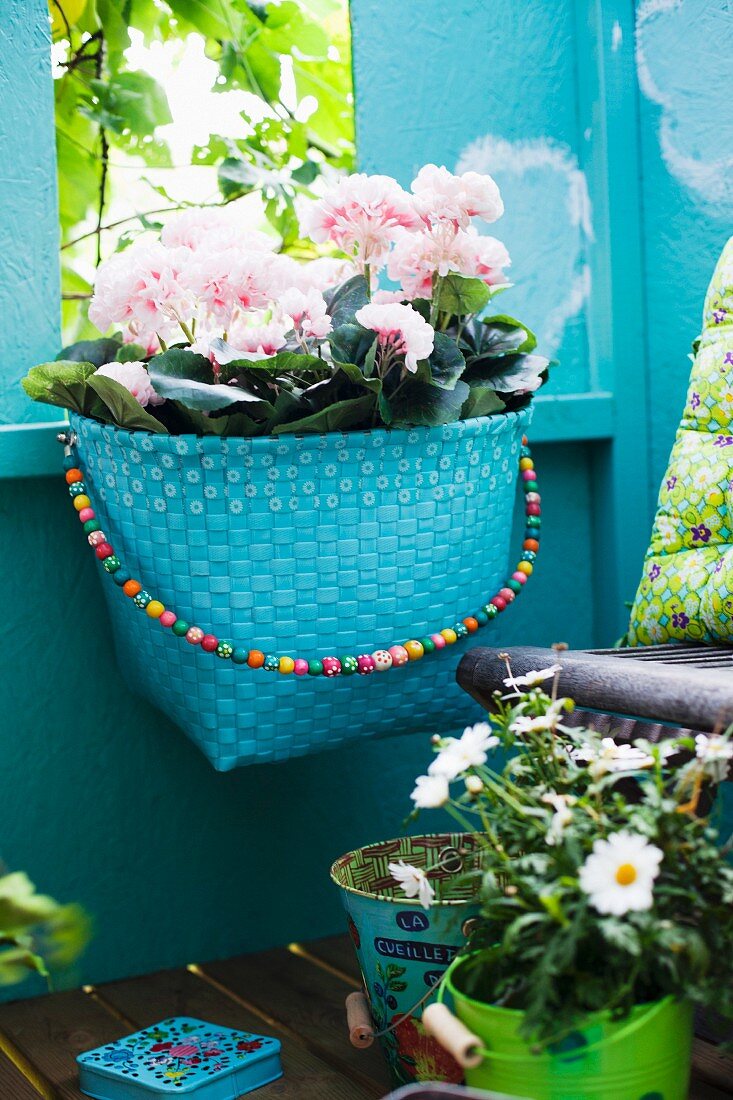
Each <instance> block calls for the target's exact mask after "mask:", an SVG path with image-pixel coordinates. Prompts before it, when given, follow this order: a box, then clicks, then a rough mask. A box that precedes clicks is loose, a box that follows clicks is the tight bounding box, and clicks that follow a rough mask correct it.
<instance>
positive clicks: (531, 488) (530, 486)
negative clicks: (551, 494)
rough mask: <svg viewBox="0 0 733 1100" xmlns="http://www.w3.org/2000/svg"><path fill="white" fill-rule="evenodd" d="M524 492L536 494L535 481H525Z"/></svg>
mask: <svg viewBox="0 0 733 1100" xmlns="http://www.w3.org/2000/svg"><path fill="white" fill-rule="evenodd" d="M524 491H525V493H536V492H537V482H536V481H525V483H524Z"/></svg>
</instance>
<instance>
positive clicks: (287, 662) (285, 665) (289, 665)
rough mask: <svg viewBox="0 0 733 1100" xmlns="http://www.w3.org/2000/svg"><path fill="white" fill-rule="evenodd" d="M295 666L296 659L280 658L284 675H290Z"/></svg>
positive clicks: (281, 670)
mask: <svg viewBox="0 0 733 1100" xmlns="http://www.w3.org/2000/svg"><path fill="white" fill-rule="evenodd" d="M294 668H295V661H294V660H293V658H292V657H281V658H280V672H282V674H283V676H288V675H289V674H290V673H291V672H292V671H293V670H294Z"/></svg>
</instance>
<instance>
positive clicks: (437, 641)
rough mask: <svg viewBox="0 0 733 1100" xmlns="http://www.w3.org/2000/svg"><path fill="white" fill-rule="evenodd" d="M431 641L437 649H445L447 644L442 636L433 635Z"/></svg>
mask: <svg viewBox="0 0 733 1100" xmlns="http://www.w3.org/2000/svg"><path fill="white" fill-rule="evenodd" d="M430 641H431V642H432V643H433V645H434V646H435V648H436V649H443V647H444V646H445V645H446V644H447V643H446V640H445V638H444V637H443V635H442V634H431V635H430Z"/></svg>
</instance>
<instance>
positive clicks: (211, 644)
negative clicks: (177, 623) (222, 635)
mask: <svg viewBox="0 0 733 1100" xmlns="http://www.w3.org/2000/svg"><path fill="white" fill-rule="evenodd" d="M218 644H219V639H218V638H215V637H214V635H213V634H204V636H203V638H202V639H201V648H202V649H205V650H206V652H207V653H213V652H214V650H215V649H216V647H217V646H218Z"/></svg>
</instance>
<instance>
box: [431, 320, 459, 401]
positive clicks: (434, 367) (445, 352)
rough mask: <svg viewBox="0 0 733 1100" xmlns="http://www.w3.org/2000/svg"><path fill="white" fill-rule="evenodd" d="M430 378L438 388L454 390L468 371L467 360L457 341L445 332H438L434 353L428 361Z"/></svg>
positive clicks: (435, 338)
mask: <svg viewBox="0 0 733 1100" xmlns="http://www.w3.org/2000/svg"><path fill="white" fill-rule="evenodd" d="M427 363H428V368H429V370H430V377H431V379H432V381H433V383H434V384H435V385H436V386H442V387H443V388H444V389H446V390H452V389H453V387H454V386H455V384H456V382H457V381H458V379H459V378H460V377H461V375H462V374H463V372H464V371H465V369H466V360H465V359H464V358H463V355H462V353H461V352H460V351H459V350H458V347H457V346H456V342H455V340H453V339H452V338H451V337H450V336H446V335H445V333H444V332H436V333H435V337H434V342H433V352H432V354H431V356H430V358H429V359H428V361H427Z"/></svg>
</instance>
